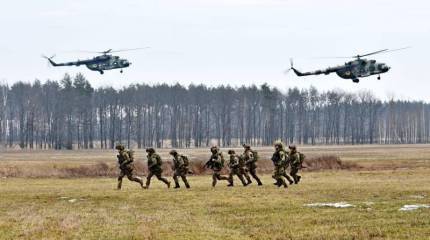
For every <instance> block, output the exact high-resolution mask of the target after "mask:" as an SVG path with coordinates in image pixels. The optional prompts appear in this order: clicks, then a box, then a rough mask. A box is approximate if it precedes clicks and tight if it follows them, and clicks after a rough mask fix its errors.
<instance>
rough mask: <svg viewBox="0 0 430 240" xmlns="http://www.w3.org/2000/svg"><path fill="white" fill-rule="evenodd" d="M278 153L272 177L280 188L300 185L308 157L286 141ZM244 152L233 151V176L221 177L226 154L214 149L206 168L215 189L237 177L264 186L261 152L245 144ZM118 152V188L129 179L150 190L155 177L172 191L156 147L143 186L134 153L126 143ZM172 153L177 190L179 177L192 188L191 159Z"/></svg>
mask: <svg viewBox="0 0 430 240" xmlns="http://www.w3.org/2000/svg"><path fill="white" fill-rule="evenodd" d="M274 146H275V153H274V154H273V156H272V162H273V165H274V173H273V175H272V177H273V178H274V179H275V183H274V184H275V185H277V186H278V187H281V186H283V187H285V188H287V187H288V184H287V183H286V182H285V179H286V180H287V181H288V182H289V183H290V184H293V183H295V184H297V183H299V182H300V179H301V176H299V175H298V171H299V170H300V168H301V165H302V162H303V159H304V155H303V154H301V153H299V152H298V151H297V148H296V146H295V145H290V146H288V148H289V151H287V150H286V149H285V147H284V144H283V143H282V142H276V143H275V144H274ZM243 148H244V152H243V153H242V154H241V155H239V154H236V152H235V151H234V150H229V151H228V155H229V162H228V163H227V165H228V168H229V175H228V176H223V175H221V171H222V170H223V169H224V167H225V166H224V165H225V160H224V156H223V154H222V152H221V151H220V149H219V147H218V146H213V147H211V149H210V151H211V156H210V158H209V161H207V162H206V164H205V168H209V169H211V170H212V187H215V186H216V184H217V182H218V181H220V180H225V181H227V182H228V185H227V186H229V187H232V186H234V179H233V177H234V176H237V177H238V178H239V180H240V182H241V183H242V185H243V186H247V185H249V184H251V183H252V180H251V177H252V178H253V179H254V180H255V181H256V182H257V185H258V186H261V185H263V183H262V182H261V180H260V178H259V177H258V176H257V171H256V170H257V161H258V153H257V151H255V150H253V149H251V146H250V145H248V144H244V145H243ZM116 149H117V150H118V155H117V158H118V164H119V169H120V174H119V176H118V189H121V185H122V179H123V178H124V177H125V176H127V178H128V179H129V180H130V181H134V182H138V183H139V184H140V185H141V187H142V188H145V189H147V188H149V185H150V184H151V178H152V177H153V176H155V177H156V178H157V179H158V180H159V181H161V182H163V183H165V184H166V185H167V187H168V188H170V184H171V183H170V181H169V180H167V179H166V178H164V177H163V176H162V173H163V169H162V164H163V162H162V159H161V157H160V155H158V154H157V153H156V152H155V149H154V148H147V149H146V152H147V154H148V155H147V159H148V171H149V174H148V176H147V177H146V183H145V184H144V183H143V179H142V178H141V177H139V176H137V175H136V173H135V167H134V164H133V161H134V156H133V151H130V150H127V149H125V147H124V146H123V145H122V144H118V145H117V146H116ZM169 154H170V155H171V156H172V158H173V159H172V161H173V165H172V169H173V171H174V173H173V180H174V182H175V188H180V184H179V177H181V179H182V181H183V182H184V185H185V187H186V188H190V184H189V183H188V180H187V174H190V173H192V172H191V171H190V163H189V160H188V157H187V156H185V155H182V154H179V153H178V152H177V151H176V150H171V151H170V152H169ZM288 167H290V176H289V175H288V174H287V169H288Z"/></svg>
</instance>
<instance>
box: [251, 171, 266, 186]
mask: <svg viewBox="0 0 430 240" xmlns="http://www.w3.org/2000/svg"><path fill="white" fill-rule="evenodd" d="M249 173H250V174H251V176H252V177H253V178H254V179H255V181H257V183H258V185H259V186H261V185H263V183H262V182H261V180H260V178H259V177H258V176H257V170H256V169H255V168H254V169H249Z"/></svg>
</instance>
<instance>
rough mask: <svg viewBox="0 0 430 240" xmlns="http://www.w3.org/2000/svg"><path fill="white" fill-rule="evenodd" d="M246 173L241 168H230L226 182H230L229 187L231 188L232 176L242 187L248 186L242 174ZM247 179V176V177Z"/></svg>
mask: <svg viewBox="0 0 430 240" xmlns="http://www.w3.org/2000/svg"><path fill="white" fill-rule="evenodd" d="M245 173H246V171H245V169H243V168H232V169H230V174H229V175H228V181H229V182H230V184H229V186H233V176H234V175H236V176H237V177H238V178H239V180H240V181H241V182H242V185H243V186H246V185H248V183H246V182H245V179H244V178H243V177H244V174H245ZM248 178H249V176H248Z"/></svg>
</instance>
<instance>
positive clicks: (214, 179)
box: [212, 170, 229, 187]
mask: <svg viewBox="0 0 430 240" xmlns="http://www.w3.org/2000/svg"><path fill="white" fill-rule="evenodd" d="M218 180H226V181H229V178H228V177H226V176H221V170H213V173H212V187H215V186H216V183H217V181H218Z"/></svg>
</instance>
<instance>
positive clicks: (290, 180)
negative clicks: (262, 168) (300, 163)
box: [282, 172, 294, 184]
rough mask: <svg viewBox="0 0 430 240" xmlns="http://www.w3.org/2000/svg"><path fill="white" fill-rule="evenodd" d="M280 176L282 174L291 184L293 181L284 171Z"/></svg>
mask: <svg viewBox="0 0 430 240" xmlns="http://www.w3.org/2000/svg"><path fill="white" fill-rule="evenodd" d="M282 176H284V177H285V178H286V179H287V180H288V182H289V183H290V184H293V183H294V181H293V179H291V177H290V176H288V174H287V173H286V172H285V173H284V175H282Z"/></svg>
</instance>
